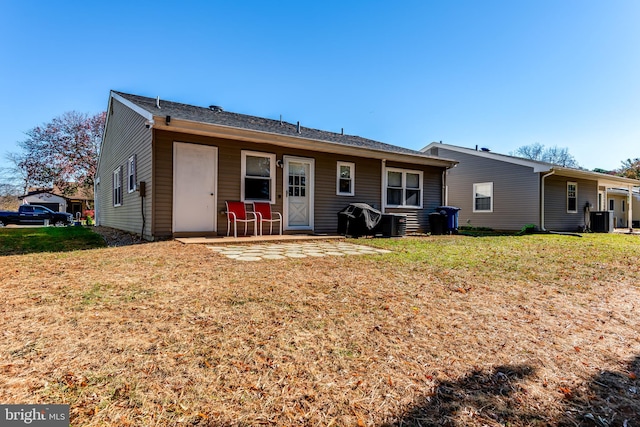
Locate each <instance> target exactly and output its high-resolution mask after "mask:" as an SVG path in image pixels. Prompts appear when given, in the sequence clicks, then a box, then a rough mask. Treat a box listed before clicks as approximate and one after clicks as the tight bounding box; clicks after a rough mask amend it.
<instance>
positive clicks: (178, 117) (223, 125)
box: [110, 91, 457, 167]
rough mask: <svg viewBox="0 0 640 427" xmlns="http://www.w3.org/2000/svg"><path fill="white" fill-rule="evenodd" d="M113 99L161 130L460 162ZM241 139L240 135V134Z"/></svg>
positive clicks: (187, 108) (166, 104)
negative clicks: (234, 135) (216, 133)
mask: <svg viewBox="0 0 640 427" xmlns="http://www.w3.org/2000/svg"><path fill="white" fill-rule="evenodd" d="M111 97H113V98H115V99H117V100H118V101H120V102H122V103H123V104H125V105H127V106H128V107H129V108H131V109H133V110H134V111H136V112H138V113H139V114H140V115H142V116H143V117H145V118H146V119H147V121H148V122H149V124H150V126H153V127H154V128H158V129H166V130H173V131H178V132H180V131H182V132H189V131H191V132H193V133H196V132H198V131H200V133H202V134H211V133H212V132H213V129H218V130H221V129H222V130H224V129H227V130H231V129H236V130H242V131H248V132H245V134H244V136H245V138H244V139H246V140H252V139H250V138H249V136H248V135H249V134H252V135H254V136H255V137H257V138H258V139H261V137H262V138H264V139H265V140H264V141H261V142H270V143H273V144H276V145H284V146H295V145H296V142H297V144H298V145H300V144H302V145H303V146H304V145H305V144H307V145H308V146H309V147H313V148H314V149H319V151H327V152H342V151H344V150H341V149H340V148H344V149H346V148H349V149H357V150H366V151H368V152H369V153H379V154H378V155H375V154H374V155H372V156H371V157H374V158H385V156H388V155H390V154H391V155H401V156H402V157H403V159H402V160H403V161H412V162H414V163H419V164H431V165H436V166H443V167H452V166H453V165H455V164H456V163H457V162H456V161H455V160H451V159H443V158H440V157H435V156H430V155H427V154H425V153H423V152H421V151H417V150H411V149H409V148H404V147H399V146H396V145H392V144H387V143H384V142H379V141H374V140H371V139H367V138H362V137H360V136H355V135H345V134H343V133H334V132H328V131H323V130H319V129H313V128H308V127H303V126H299V125H298V124H292V123H287V122H284V121H280V120H273V119H267V118H263V117H256V116H250V115H246V114H239V113H232V112H228V111H224V110H222V109H221V108H220V107H214V106H211V107H209V108H205V107H197V106H194V105H188V104H181V103H178V102H171V101H166V100H161V99H154V98H148V97H144V96H139V95H132V94H127V93H123V92H117V91H111ZM110 105H111V104H110ZM158 105H159V107H158ZM167 116H168V117H170V121H169V122H168V123H167V120H166V118H167ZM181 125H182V126H181ZM229 135H230V134H229ZM237 136H240V135H239V134H238V135H237ZM228 137H231V136H228ZM240 139H242V138H240ZM360 155H362V154H360ZM408 157H410V158H411V160H409V158H408ZM390 159H391V158H390ZM398 160H399V159H398Z"/></svg>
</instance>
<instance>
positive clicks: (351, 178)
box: [336, 161, 356, 196]
mask: <svg viewBox="0 0 640 427" xmlns="http://www.w3.org/2000/svg"><path fill="white" fill-rule="evenodd" d="M342 166H346V167H348V168H349V181H350V184H351V185H350V188H351V191H349V192H341V191H340V180H341V179H343V178H342V176H341V175H340V168H341V167H342ZM355 195H356V164H355V163H353V162H341V161H338V162H336V196H355Z"/></svg>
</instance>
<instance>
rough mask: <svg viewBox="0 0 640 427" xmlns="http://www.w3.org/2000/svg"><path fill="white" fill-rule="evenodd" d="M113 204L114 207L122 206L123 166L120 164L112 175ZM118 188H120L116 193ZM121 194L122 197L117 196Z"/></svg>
mask: <svg viewBox="0 0 640 427" xmlns="http://www.w3.org/2000/svg"><path fill="white" fill-rule="evenodd" d="M111 183H112V186H111V204H112V205H113V207H114V208H117V207H118V206H122V166H118V167H117V168H116V169H115V170H114V171H113V173H112V175H111ZM116 189H118V190H119V192H118V193H116ZM117 196H120V197H117Z"/></svg>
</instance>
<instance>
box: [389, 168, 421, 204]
mask: <svg viewBox="0 0 640 427" xmlns="http://www.w3.org/2000/svg"><path fill="white" fill-rule="evenodd" d="M386 206H389V207H411V208H422V171H413V170H407V169H394V168H387V199H386Z"/></svg>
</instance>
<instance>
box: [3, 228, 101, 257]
mask: <svg viewBox="0 0 640 427" xmlns="http://www.w3.org/2000/svg"><path fill="white" fill-rule="evenodd" d="M104 246H106V244H105V242H104V240H102V237H100V236H99V235H98V234H96V233H94V232H93V231H92V230H91V229H90V228H85V227H25V228H0V256H2V255H15V254H27V253H34V252H67V251H77V250H81V249H94V248H100V247H104Z"/></svg>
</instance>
